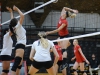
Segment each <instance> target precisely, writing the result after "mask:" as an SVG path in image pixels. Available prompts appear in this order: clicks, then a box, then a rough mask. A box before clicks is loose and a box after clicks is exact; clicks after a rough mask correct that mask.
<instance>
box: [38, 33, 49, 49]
mask: <svg viewBox="0 0 100 75" xmlns="http://www.w3.org/2000/svg"><path fill="white" fill-rule="evenodd" d="M38 36H39V37H40V44H41V45H42V47H43V48H45V49H46V48H48V46H49V42H48V40H47V39H46V38H44V37H46V33H45V32H39V33H38Z"/></svg>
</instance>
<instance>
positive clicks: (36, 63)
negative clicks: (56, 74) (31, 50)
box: [32, 60, 53, 69]
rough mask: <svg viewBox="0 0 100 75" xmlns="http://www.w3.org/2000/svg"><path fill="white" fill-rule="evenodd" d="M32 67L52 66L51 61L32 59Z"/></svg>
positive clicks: (47, 67)
mask: <svg viewBox="0 0 100 75" xmlns="http://www.w3.org/2000/svg"><path fill="white" fill-rule="evenodd" d="M32 65H33V67H35V68H36V69H40V68H43V67H44V68H46V69H49V68H51V67H52V66H53V62H52V61H45V62H37V61H35V60H34V61H33V62H32Z"/></svg>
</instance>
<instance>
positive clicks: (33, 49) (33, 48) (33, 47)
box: [30, 43, 35, 56]
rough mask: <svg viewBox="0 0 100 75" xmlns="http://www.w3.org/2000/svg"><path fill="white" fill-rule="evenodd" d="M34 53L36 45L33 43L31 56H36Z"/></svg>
mask: <svg viewBox="0 0 100 75" xmlns="http://www.w3.org/2000/svg"><path fill="white" fill-rule="evenodd" d="M34 54H35V46H34V43H33V45H32V48H31V52H30V56H34Z"/></svg>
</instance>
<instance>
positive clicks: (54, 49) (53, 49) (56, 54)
mask: <svg viewBox="0 0 100 75" xmlns="http://www.w3.org/2000/svg"><path fill="white" fill-rule="evenodd" d="M52 51H53V53H54V55H55V56H59V55H58V52H57V50H56V48H55V47H54V46H53V47H52Z"/></svg>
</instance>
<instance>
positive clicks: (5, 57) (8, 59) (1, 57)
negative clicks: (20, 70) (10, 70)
mask: <svg viewBox="0 0 100 75" xmlns="http://www.w3.org/2000/svg"><path fill="white" fill-rule="evenodd" d="M0 59H1V60H2V61H11V56H9V55H1V56H0Z"/></svg>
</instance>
